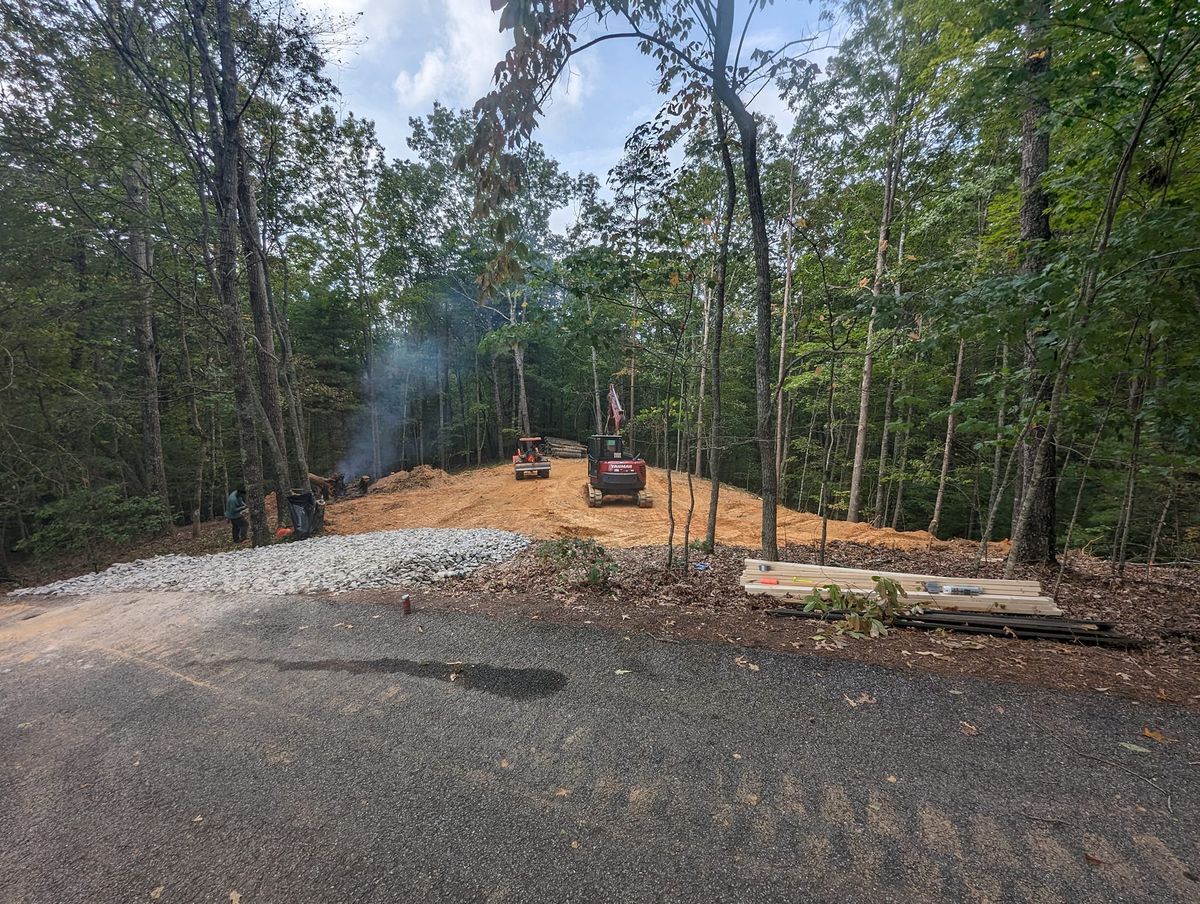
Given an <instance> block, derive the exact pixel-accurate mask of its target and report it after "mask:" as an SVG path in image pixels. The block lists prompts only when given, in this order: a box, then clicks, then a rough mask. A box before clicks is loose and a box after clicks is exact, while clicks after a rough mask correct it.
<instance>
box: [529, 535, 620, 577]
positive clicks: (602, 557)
mask: <svg viewBox="0 0 1200 904" xmlns="http://www.w3.org/2000/svg"><path fill="white" fill-rule="evenodd" d="M537 555H538V558H540V559H542V560H543V561H546V562H551V563H553V564H554V565H557V566H558V567H559V568H561V569H562V570H564V571H574V570H577V569H578V570H581V571H582V572H583V583H586V584H588V585H589V586H591V587H596V588H600V587H606V586H608V582H609V580H610V579H611V578H612V576H613V575H614V574H616V573H617V563H616V562H615V561H613V557H612V556H611V555H610V554H609V552H608V550H607V549H605V548H604V547H603V546H601V545H600V544H599V543H597V542H596V541H595V540H593V539H591V538H586V539H582V538H578V537H567V538H564V539H562V540H549V541H547V542H545V543H543V544H542V545H541V546H539V547H538V550H537Z"/></svg>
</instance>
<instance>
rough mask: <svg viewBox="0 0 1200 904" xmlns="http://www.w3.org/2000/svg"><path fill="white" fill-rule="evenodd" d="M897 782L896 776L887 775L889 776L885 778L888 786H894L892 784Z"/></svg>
mask: <svg viewBox="0 0 1200 904" xmlns="http://www.w3.org/2000/svg"><path fill="white" fill-rule="evenodd" d="M898 781H900V779H898V778H896V776H894V775H889V776H888V777H887V782H888V784H889V785H894V784H896V782H898Z"/></svg>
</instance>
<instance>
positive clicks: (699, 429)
mask: <svg viewBox="0 0 1200 904" xmlns="http://www.w3.org/2000/svg"><path fill="white" fill-rule="evenodd" d="M711 313H712V293H711V292H710V291H709V287H708V284H707V282H706V283H705V285H704V324H703V327H702V329H701V335H700V380H699V383H698V384H697V386H696V464H695V467H694V468H693V469H692V473H693V474H695V475H696V476H697V477H699V476H700V462H701V460H702V458H701V455H702V453H703V451H704V450H703V449H702V446H703V442H702V440H703V437H704V378H705V377H706V376H707V375H708V328H709V317H710V315H711ZM688 488H689V492H690V491H691V484H690V483H689V485H688ZM689 521H690V517H689Z"/></svg>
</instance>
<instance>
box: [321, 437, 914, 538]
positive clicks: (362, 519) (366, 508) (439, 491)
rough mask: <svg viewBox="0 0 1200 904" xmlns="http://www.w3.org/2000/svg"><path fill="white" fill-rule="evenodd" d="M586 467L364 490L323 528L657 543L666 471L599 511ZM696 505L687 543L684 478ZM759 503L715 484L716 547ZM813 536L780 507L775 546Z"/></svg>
mask: <svg viewBox="0 0 1200 904" xmlns="http://www.w3.org/2000/svg"><path fill="white" fill-rule="evenodd" d="M586 480H587V462H586V460H583V459H555V461H554V464H553V468H552V471H551V476H550V478H549V479H548V480H522V481H518V480H516V479H514V478H513V471H512V465H509V464H505V465H496V466H494V467H489V468H479V469H476V470H473V471H466V472H464V473H462V474H457V475H454V476H446V477H441V478H439V479H437V480H435V481H434V482H433V483H431V484H430V485H429V486H426V487H414V488H411V489H405V490H400V491H398V492H394V493H373V494H371V495H368V496H365V497H363V498H361V499H354V500H350V501H348V502H340V503H335V504H334V505H331V506H330V507H329V509H328V515H327V517H326V521H325V524H326V528H327V529H328V530H329V531H330V533H335V534H356V533H362V532H364V531H371V530H391V529H394V528H402V527H497V528H503V529H506V530H513V531H518V532H520V533H523V534H529V535H531V536H535V537H540V538H543V539H554V538H557V537H594V538H595V539H596V540H598V541H599V542H601V543H605V544H608V545H610V546H642V545H648V544H658V543H665V542H666V541H667V534H668V530H669V523H668V520H669V515H668V510H667V478H666V472H665V471H662V470H659V469H657V468H651V469H649V482H650V491H651V492H652V493H653V494H654V499H655V505H654V508H651V509H639V508H638V507H637V506H636V505H634V504H633V502H632V501H626V500H624V499H610V500H607V501H606V502H605V503H604V506H603V507H602V508H599V509H590V508H588V507H587V505H586V503H585V502H584V497H583V485H584V482H585V481H586ZM673 483H674V487H675V504H674V509H675V521H676V527H675V539H676V542H679V541H680V540H681V539H682V537H683V526H684V521H685V520H686V518H687V510H688V486H687V476H686V475H680V474H675V475H673ZM692 483H693V488H694V492H695V496H696V509H695V512H694V514H693V516H692V528H691V534H690V536H691V537H693V538H694V537H697V536H700V537H703V536H704V526H705V522H706V519H707V518H708V494H709V482H708V481H707V480H701V479H694V480H693V481H692ZM761 519H762V503H761V501H760V500H759V498H758V497H757V496H754V495H752V494H750V493H747V492H746V491H745V490H740V489H736V488H734V487H730V486H723V487H722V488H721V501H720V505H719V507H718V515H717V541H718V542H720V543H728V544H735V545H739V546H750V547H754V546H757V545H758V543H759V530H760V524H761ZM820 536H821V519H820V518H818V517H817V516H816V515H810V514H806V513H804V512H797V511H793V510H792V509H785V508H781V509H780V510H779V543H780V545H781V546H782V545H785V544H787V543H802V542H808V541H812V540H817V539H819V538H820ZM829 539H831V540H855V541H858V542H862V543H873V544H877V545H880V546H893V547H898V548H905V549H907V548H913V547H924V546H927V545H929V540H930V538H929V534H927V533H926V532H925V531H907V532H897V531H893V530H887V529H883V530H876V529H874V528H872V527H870V526H869V525H866V524H847V523H845V522H843V521H831V522H830V523H829Z"/></svg>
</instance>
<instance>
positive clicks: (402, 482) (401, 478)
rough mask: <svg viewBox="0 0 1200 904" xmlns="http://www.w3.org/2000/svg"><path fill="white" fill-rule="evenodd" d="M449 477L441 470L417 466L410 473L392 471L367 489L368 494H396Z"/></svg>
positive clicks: (427, 466)
mask: <svg viewBox="0 0 1200 904" xmlns="http://www.w3.org/2000/svg"><path fill="white" fill-rule="evenodd" d="M449 477H450V475H449V474H447V473H446V472H445V471H443V470H442V469H441V468H433V467H430V466H429V465H417V466H416V467H415V468H413V469H412V470H411V471H394V472H392V473H391V474H389V475H388V476H387V477H380V478H379V479H378V480H377V481H375V482H374V483H373V484H371V485H370V486H369V487H368V488H367V492H368V493H398V492H400V491H401V490H411V489H416V488H418V487H427V486H430V485H432V484H434V483H438V482H440V481H442V480H446V479H448V478H449Z"/></svg>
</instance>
